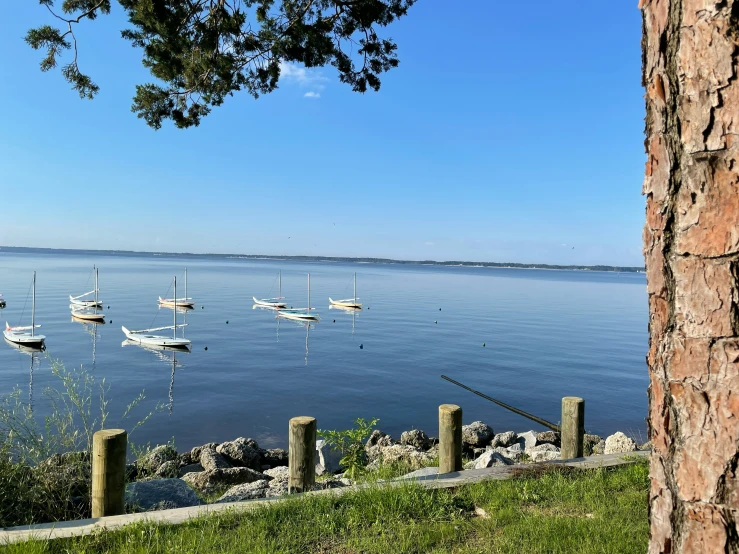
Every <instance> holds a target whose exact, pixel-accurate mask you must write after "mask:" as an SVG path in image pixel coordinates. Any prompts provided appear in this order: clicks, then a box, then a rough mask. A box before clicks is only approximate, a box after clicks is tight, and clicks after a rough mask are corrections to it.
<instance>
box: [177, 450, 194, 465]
mask: <svg viewBox="0 0 739 554" xmlns="http://www.w3.org/2000/svg"><path fill="white" fill-rule="evenodd" d="M177 461H178V463H179V464H180V467H182V466H189V465H190V464H194V463H195V462H194V461H193V459H192V451H187V452H183V453H182V454H180V455H179V456H178V457H177Z"/></svg>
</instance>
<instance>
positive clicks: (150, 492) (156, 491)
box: [126, 479, 200, 511]
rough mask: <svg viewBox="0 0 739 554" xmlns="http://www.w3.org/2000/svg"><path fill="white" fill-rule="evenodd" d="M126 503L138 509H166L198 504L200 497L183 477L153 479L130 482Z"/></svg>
mask: <svg viewBox="0 0 739 554" xmlns="http://www.w3.org/2000/svg"><path fill="white" fill-rule="evenodd" d="M126 504H127V505H129V506H131V507H132V508H134V509H137V510H144V511H149V510H164V509H171V508H186V507H188V506H197V505H198V504H200V499H199V498H198V495H197V494H195V491H193V490H192V489H191V488H190V487H188V486H187V483H185V482H184V481H183V480H182V479H152V480H150V481H137V482H135V483H128V484H127V485H126Z"/></svg>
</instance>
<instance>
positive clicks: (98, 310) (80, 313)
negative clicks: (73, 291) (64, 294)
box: [69, 267, 105, 323]
mask: <svg viewBox="0 0 739 554" xmlns="http://www.w3.org/2000/svg"><path fill="white" fill-rule="evenodd" d="M93 271H94V272H95V290H92V291H90V292H88V293H85V294H83V295H81V296H77V297H73V296H71V295H70V297H69V301H70V302H71V304H70V305H69V308H70V310H71V311H72V317H73V318H75V319H80V320H83V321H91V322H95V323H105V314H104V313H103V311H102V306H103V303H102V301H100V300H99V299H98V268H97V267H96V268H93ZM88 294H94V295H95V296H94V298H93V299H92V300H79V298H82V297H83V296H87V295H88Z"/></svg>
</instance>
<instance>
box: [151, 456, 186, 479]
mask: <svg viewBox="0 0 739 554" xmlns="http://www.w3.org/2000/svg"><path fill="white" fill-rule="evenodd" d="M154 474H155V475H156V476H157V477H162V478H165V479H166V478H168V477H179V474H180V468H179V464H178V463H177V460H169V461H168V462H164V463H163V464H162V465H160V466H159V468H158V469H157V470H156V472H155V473H154Z"/></svg>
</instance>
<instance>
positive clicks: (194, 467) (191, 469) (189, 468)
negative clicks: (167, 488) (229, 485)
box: [178, 464, 205, 477]
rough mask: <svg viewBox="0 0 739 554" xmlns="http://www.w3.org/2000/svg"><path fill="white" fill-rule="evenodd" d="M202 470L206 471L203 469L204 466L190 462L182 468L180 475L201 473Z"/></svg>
mask: <svg viewBox="0 0 739 554" xmlns="http://www.w3.org/2000/svg"><path fill="white" fill-rule="evenodd" d="M201 471H205V470H204V469H203V466H201V465H200V464H188V465H186V466H182V467H181V468H180V472H179V475H178V477H182V476H183V475H185V474H186V473H200V472H201Z"/></svg>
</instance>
